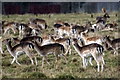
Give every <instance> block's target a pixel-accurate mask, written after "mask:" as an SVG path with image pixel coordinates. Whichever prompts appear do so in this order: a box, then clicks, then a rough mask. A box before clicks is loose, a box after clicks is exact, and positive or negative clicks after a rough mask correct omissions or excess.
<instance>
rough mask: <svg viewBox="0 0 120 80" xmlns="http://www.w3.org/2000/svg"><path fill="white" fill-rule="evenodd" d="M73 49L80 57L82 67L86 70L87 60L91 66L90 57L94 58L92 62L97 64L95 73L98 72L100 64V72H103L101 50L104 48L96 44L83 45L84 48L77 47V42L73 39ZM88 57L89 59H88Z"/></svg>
mask: <svg viewBox="0 0 120 80" xmlns="http://www.w3.org/2000/svg"><path fill="white" fill-rule="evenodd" d="M72 44H73V47H74V49H75V50H76V52H77V53H78V54H79V55H80V56H81V58H82V60H83V67H84V68H86V66H87V63H88V59H89V63H90V64H91V65H93V64H92V62H91V60H92V57H93V58H94V60H95V61H96V63H97V67H98V68H97V71H98V72H99V71H100V63H101V71H103V68H104V64H105V63H104V59H103V50H104V48H103V47H102V46H101V45H99V44H96V43H93V44H89V45H85V46H79V45H78V40H77V39H75V38H74V39H73V42H72ZM89 57H90V58H89Z"/></svg>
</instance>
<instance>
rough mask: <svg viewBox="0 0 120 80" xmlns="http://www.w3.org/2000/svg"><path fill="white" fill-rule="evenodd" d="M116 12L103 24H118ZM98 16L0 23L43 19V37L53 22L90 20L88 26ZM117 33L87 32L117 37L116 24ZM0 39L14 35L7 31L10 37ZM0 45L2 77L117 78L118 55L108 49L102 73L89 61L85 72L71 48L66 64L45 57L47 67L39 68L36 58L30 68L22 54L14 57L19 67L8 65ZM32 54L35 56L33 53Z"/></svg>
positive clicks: (13, 18)
mask: <svg viewBox="0 0 120 80" xmlns="http://www.w3.org/2000/svg"><path fill="white" fill-rule="evenodd" d="M116 13H117V12H111V13H108V14H109V15H110V18H109V19H108V21H107V23H109V22H112V21H116V22H117V23H119V22H120V19H119V18H118V16H117V17H116V16H115V14H116ZM101 15H102V13H93V18H91V14H88V13H68V14H38V15H33V14H24V15H18V14H15V15H9V16H8V15H2V20H6V21H9V22H11V21H14V22H21V23H27V22H28V20H29V18H39V19H44V20H46V22H47V24H48V28H47V29H46V30H44V31H43V33H42V34H40V36H41V35H43V34H54V31H53V25H54V22H56V21H57V20H62V21H66V22H69V23H77V24H80V25H83V24H85V23H86V21H91V22H92V23H95V22H96V17H97V16H101ZM118 28H119V29H118V30H115V31H98V32H96V33H90V34H91V35H98V36H103V35H110V36H112V37H113V38H120V35H119V31H120V25H118ZM1 36H2V39H3V40H4V39H7V38H11V37H16V36H18V33H15V34H13V32H12V31H11V32H10V34H6V35H1ZM2 45H3V50H4V54H1V58H0V59H1V62H2V63H0V64H1V68H2V73H1V74H2V76H1V77H2V78H41V79H50V78H51V79H53V78H56V80H57V79H69V80H70V79H72V80H73V79H77V78H120V76H119V75H120V54H119V55H114V54H113V51H112V50H109V51H108V50H107V51H105V52H104V53H105V55H104V60H105V67H104V71H103V72H99V73H98V72H97V71H96V69H97V65H96V62H95V61H94V60H93V61H92V62H93V64H94V65H93V66H90V65H89V66H87V68H86V69H84V68H83V67H82V59H81V57H80V56H79V55H78V53H77V52H76V51H75V50H74V48H73V46H71V49H72V54H71V55H67V56H66V57H67V60H68V62H67V63H66V62H65V61H64V59H63V58H60V60H59V61H58V63H55V58H54V56H53V55H48V60H49V62H50V65H48V64H46V63H45V64H44V67H43V68H42V67H41V65H42V57H40V56H39V55H37V60H38V65H37V66H36V65H32V64H31V62H30V59H29V58H28V57H27V56H26V55H21V56H20V57H19V58H18V61H19V62H20V63H21V64H22V66H19V65H17V64H16V63H14V64H11V63H10V62H11V60H12V56H11V55H10V54H9V52H8V51H7V49H6V46H5V45H4V44H2ZM34 53H37V52H36V51H34Z"/></svg>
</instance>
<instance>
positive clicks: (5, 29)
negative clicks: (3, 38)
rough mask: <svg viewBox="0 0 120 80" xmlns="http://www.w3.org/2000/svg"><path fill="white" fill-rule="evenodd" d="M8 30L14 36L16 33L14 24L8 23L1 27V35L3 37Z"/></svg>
mask: <svg viewBox="0 0 120 80" xmlns="http://www.w3.org/2000/svg"><path fill="white" fill-rule="evenodd" d="M10 29H11V30H12V31H13V32H14V34H15V33H16V32H17V26H16V23H15V22H8V23H7V24H5V25H3V31H4V33H3V34H4V35H5V34H6V33H7V31H9V30H10Z"/></svg>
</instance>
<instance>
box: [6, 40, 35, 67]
mask: <svg viewBox="0 0 120 80" xmlns="http://www.w3.org/2000/svg"><path fill="white" fill-rule="evenodd" d="M4 43H5V44H6V47H7V50H8V51H9V53H10V54H11V56H12V57H13V60H12V62H11V64H13V63H14V62H15V61H16V63H17V64H18V65H21V64H20V63H19V62H18V60H17V58H18V56H19V55H20V53H26V55H27V56H28V57H29V58H30V60H31V63H32V64H34V62H33V57H34V58H35V62H36V65H37V60H36V57H35V56H34V55H33V54H31V53H30V51H29V48H30V47H33V45H32V44H31V43H27V42H26V43H20V44H17V45H15V46H14V47H12V45H11V40H10V39H6V40H4Z"/></svg>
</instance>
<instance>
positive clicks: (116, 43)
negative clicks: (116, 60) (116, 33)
mask: <svg viewBox="0 0 120 80" xmlns="http://www.w3.org/2000/svg"><path fill="white" fill-rule="evenodd" d="M104 40H105V42H106V43H107V44H108V46H110V47H111V48H112V49H113V50H114V54H117V55H118V51H117V49H119V48H120V38H117V39H114V40H110V37H109V36H105V37H104Z"/></svg>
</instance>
